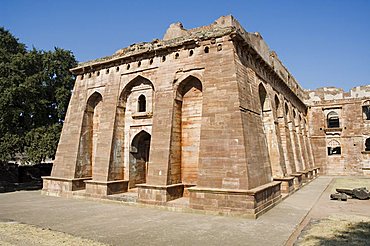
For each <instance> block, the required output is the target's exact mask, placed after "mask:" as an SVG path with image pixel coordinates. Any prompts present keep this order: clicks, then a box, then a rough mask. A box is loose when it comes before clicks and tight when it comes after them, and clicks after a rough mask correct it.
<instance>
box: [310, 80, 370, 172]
mask: <svg viewBox="0 0 370 246" xmlns="http://www.w3.org/2000/svg"><path fill="white" fill-rule="evenodd" d="M306 103H307V105H308V106H309V110H308V112H309V113H308V119H309V122H308V125H309V128H310V134H311V141H312V145H313V153H314V159H315V163H317V164H319V165H320V167H321V169H322V171H323V172H324V173H326V174H329V175H369V174H370V86H359V87H355V88H353V89H352V90H351V91H349V92H344V91H343V90H342V89H339V88H335V87H326V88H325V87H324V88H319V89H317V90H314V91H308V92H307V100H306Z"/></svg>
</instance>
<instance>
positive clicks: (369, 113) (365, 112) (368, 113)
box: [362, 100, 370, 120]
mask: <svg viewBox="0 0 370 246" xmlns="http://www.w3.org/2000/svg"><path fill="white" fill-rule="evenodd" d="M362 116H363V119H364V120H370V100H367V101H365V102H364V103H363V104H362Z"/></svg>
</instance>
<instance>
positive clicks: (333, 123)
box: [327, 111, 339, 128]
mask: <svg viewBox="0 0 370 246" xmlns="http://www.w3.org/2000/svg"><path fill="white" fill-rule="evenodd" d="M327 124H328V128H338V127H339V116H338V113H337V112H334V111H331V112H329V113H328V116H327Z"/></svg>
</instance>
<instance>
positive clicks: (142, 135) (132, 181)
mask: <svg viewBox="0 0 370 246" xmlns="http://www.w3.org/2000/svg"><path fill="white" fill-rule="evenodd" d="M150 138H151V136H150V134H149V133H147V132H146V131H141V132H139V133H138V134H137V135H136V136H135V137H134V139H133V140H132V143H131V148H130V166H129V168H130V170H129V173H130V177H129V186H130V188H133V187H135V186H136V184H143V183H145V182H146V177H147V170H148V161H149V150H150Z"/></svg>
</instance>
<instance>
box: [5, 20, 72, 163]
mask: <svg viewBox="0 0 370 246" xmlns="http://www.w3.org/2000/svg"><path fill="white" fill-rule="evenodd" d="M76 65H77V62H76V60H75V58H74V56H73V54H72V53H71V52H70V51H67V50H63V49H60V48H54V50H53V51H39V50H36V49H35V48H33V49H32V50H27V49H26V46H25V45H24V44H22V43H19V42H18V39H16V38H15V37H14V36H13V35H12V34H11V33H10V32H9V31H7V30H5V29H4V28H1V27H0V161H2V162H6V161H9V160H11V159H13V158H14V156H15V155H16V154H17V153H19V154H22V155H25V156H27V157H28V159H27V160H28V161H31V162H33V163H38V162H40V161H42V160H45V158H47V157H51V158H53V157H54V155H55V151H56V148H57V145H58V140H59V136H60V132H61V129H62V124H63V120H64V117H65V114H66V111H67V107H68V102H69V99H70V97H71V91H72V88H73V83H74V76H73V75H72V74H71V73H70V72H69V69H70V68H72V67H74V66H76Z"/></svg>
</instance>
